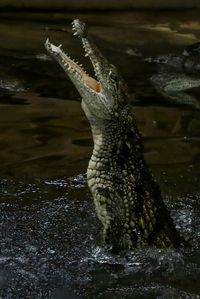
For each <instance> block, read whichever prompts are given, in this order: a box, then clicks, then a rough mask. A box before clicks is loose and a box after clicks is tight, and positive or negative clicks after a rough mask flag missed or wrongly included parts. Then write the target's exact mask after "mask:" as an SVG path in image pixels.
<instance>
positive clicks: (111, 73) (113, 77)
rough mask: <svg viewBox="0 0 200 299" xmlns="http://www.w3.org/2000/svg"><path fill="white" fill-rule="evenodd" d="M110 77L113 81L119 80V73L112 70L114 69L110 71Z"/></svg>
mask: <svg viewBox="0 0 200 299" xmlns="http://www.w3.org/2000/svg"><path fill="white" fill-rule="evenodd" d="M109 77H110V79H111V80H113V81H116V80H117V75H116V74H115V73H114V72H112V71H109Z"/></svg>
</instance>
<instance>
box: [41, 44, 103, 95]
mask: <svg viewBox="0 0 200 299" xmlns="http://www.w3.org/2000/svg"><path fill="white" fill-rule="evenodd" d="M45 47H46V49H47V51H48V52H49V53H50V54H51V55H52V56H54V57H55V59H56V60H57V61H58V62H59V64H60V65H61V66H62V68H63V69H64V70H65V71H66V73H67V74H68V75H69V76H70V77H71V79H72V81H73V78H74V79H75V78H76V79H77V80H81V81H82V82H83V84H84V85H85V86H86V87H87V88H88V87H89V88H90V89H92V90H93V91H95V92H97V93H98V92H101V89H102V88H101V83H100V82H99V81H97V80H96V79H95V78H93V77H91V76H89V75H88V74H87V73H86V72H85V70H84V69H83V68H82V66H81V65H79V64H78V63H77V62H75V61H74V60H72V59H71V58H70V57H69V56H68V55H67V54H65V53H64V52H63V50H62V49H61V45H60V46H55V45H53V44H51V43H50V42H49V39H47V40H46V42H45ZM86 56H89V55H88V53H87V52H86Z"/></svg>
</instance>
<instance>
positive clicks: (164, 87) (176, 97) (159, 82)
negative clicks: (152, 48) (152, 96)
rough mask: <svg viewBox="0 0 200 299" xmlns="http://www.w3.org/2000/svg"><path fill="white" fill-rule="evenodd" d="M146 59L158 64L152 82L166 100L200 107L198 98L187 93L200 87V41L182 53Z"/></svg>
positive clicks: (195, 107) (196, 107)
mask: <svg viewBox="0 0 200 299" xmlns="http://www.w3.org/2000/svg"><path fill="white" fill-rule="evenodd" d="M145 61H146V62H148V63H151V64H155V65H156V66H157V74H155V75H153V76H151V78H150V82H151V83H152V84H153V85H154V86H155V88H156V90H157V91H158V92H159V93H161V94H162V96H163V97H164V98H165V99H166V100H168V101H170V102H172V103H176V104H183V105H187V106H190V107H192V108H194V109H198V110H199V109H200V103H199V101H198V99H197V98H196V97H195V96H193V95H191V94H188V93H187V90H190V89H193V88H196V87H200V42H197V43H195V44H192V45H190V46H187V47H185V48H184V49H183V51H181V52H180V53H172V54H162V55H158V56H157V57H148V58H146V59H145Z"/></svg>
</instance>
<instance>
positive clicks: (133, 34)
mask: <svg viewBox="0 0 200 299" xmlns="http://www.w3.org/2000/svg"><path fill="white" fill-rule="evenodd" d="M76 17H80V18H82V19H83V20H85V21H87V23H89V24H90V28H91V32H92V33H93V34H94V35H95V38H96V42H97V43H98V45H99V47H100V48H101V49H102V51H104V53H105V54H106V55H107V57H108V58H109V60H110V61H112V62H113V63H114V64H115V65H117V66H118V68H119V69H120V71H121V73H122V74H123V76H124V77H125V79H126V80H127V82H128V85H129V89H130V92H131V94H132V95H133V97H132V99H133V100H132V104H133V107H134V110H135V116H136V118H137V120H138V125H139V128H140V131H141V132H142V134H143V137H144V144H145V156H146V159H147V161H148V162H149V163H150V164H151V167H152V170H153V172H154V173H155V176H156V178H157V180H158V181H159V183H160V185H161V188H162V191H163V196H164V199H165V201H166V204H167V205H168V206H169V209H170V210H171V212H172V216H173V218H174V221H175V223H176V225H177V227H178V229H179V230H180V231H181V233H182V234H184V235H185V236H186V237H188V238H189V239H190V240H191V248H188V249H182V250H179V251H176V250H160V249H156V248H146V249H143V250H135V251H133V252H126V253H123V254H121V255H119V256H113V255H111V253H110V252H109V251H106V249H104V248H102V246H101V227H100V224H99V222H98V220H97V218H96V215H95V211H94V206H93V202H92V198H91V195H90V193H89V191H88V188H87V184H86V179H85V172H86V167H87V163H88V159H89V157H90V154H91V150H92V140H91V134H90V128H89V126H88V122H87V120H86V119H85V117H84V115H83V112H82V111H81V108H80V102H79V96H78V94H77V92H76V90H75V89H74V88H73V86H72V84H71V83H70V82H69V80H68V79H67V78H65V75H64V74H63V72H62V70H61V69H60V68H59V66H58V65H57V64H56V63H55V62H54V61H52V60H50V58H49V57H48V56H47V54H46V52H45V50H44V47H43V42H44V41H45V39H46V37H47V36H49V37H50V38H51V41H52V42H54V43H56V44H60V43H63V47H64V48H66V49H68V52H69V53H70V54H71V55H72V56H73V57H76V58H77V59H78V60H79V61H80V62H82V63H84V65H86V68H87V69H88V70H89V71H91V66H90V64H89V63H88V61H87V59H86V58H82V54H83V51H82V49H81V46H80V44H79V42H78V41H77V39H76V38H74V37H73V36H72V35H71V30H70V22H71V20H72V19H73V18H76ZM199 29H200V22H199V14H198V12H181V13H178V12H167V13H164V12H157V13H155V12H148V13H142V12H140V13H139V12H138V13H136V12H135V13H121V14H119V13H116V14H111V13H107V14H104V15H102V14H90V15H86V14H85V15H75V14H46V15H45V14H44V15H40V14H29V15H24V14H19V15H11V14H6V13H4V14H3V13H1V22H0V40H1V46H0V132H1V134H0V165H1V166H0V207H1V216H0V235H1V236H0V240H1V246H0V298H1V299H8V298H9V299H16V298H19V299H21V298H24V299H26V298H31V299H39V298H56V299H62V298H65V299H66V298H70V299H73V298H102V299H104V298H136V299H137V298H139V299H140V298H159V299H161V298H163V299H165V298H166V299H168V298H189V299H191V298H200V286H199V277H200V254H199V247H200V233H199V224H200V220H199V216H200V205H199V199H200V182H199V170H200V165H199V162H200V138H199V137H200V119H199V111H197V110H195V109H193V108H192V107H190V106H185V105H175V104H173V103H170V104H169V103H168V102H166V101H165V99H163V98H162V96H161V95H159V94H158V93H157V92H156V91H155V89H154V87H153V86H151V84H150V82H149V80H148V79H149V78H150V76H151V75H152V74H153V73H154V72H155V70H154V69H153V68H152V67H150V66H149V65H148V64H146V63H145V62H144V59H143V58H144V57H147V56H150V55H157V54H161V53H167V52H173V51H179V50H180V49H182V47H184V46H185V45H188V44H192V43H194V42H197V41H198V39H199V38H200V30H199ZM141 53H142V55H143V56H141ZM199 92H200V91H199V90H198V89H197V90H195V94H196V97H197V99H198V96H199V95H200V93H199Z"/></svg>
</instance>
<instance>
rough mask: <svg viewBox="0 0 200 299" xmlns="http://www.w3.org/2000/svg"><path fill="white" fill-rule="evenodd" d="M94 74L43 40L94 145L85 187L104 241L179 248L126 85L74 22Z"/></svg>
mask: <svg viewBox="0 0 200 299" xmlns="http://www.w3.org/2000/svg"><path fill="white" fill-rule="evenodd" d="M73 30H74V34H75V35H78V36H79V38H81V40H82V43H83V46H84V49H85V53H86V56H89V58H90V60H91V62H92V64H93V66H94V71H95V74H96V78H97V79H94V78H91V77H90V76H89V75H87V74H86V72H85V71H84V70H83V69H82V67H80V66H79V65H78V64H77V63H75V62H74V61H72V60H71V59H70V58H69V56H67V55H66V54H65V53H64V52H63V51H62V49H61V47H56V46H54V45H53V44H51V43H50V42H49V40H47V41H46V43H45V46H46V49H47V50H48V52H49V53H50V54H51V55H52V56H53V57H54V58H55V59H56V60H57V61H58V62H59V64H60V65H61V66H62V68H63V69H64V70H65V72H66V73H67V75H68V76H69V77H70V79H71V80H72V82H73V83H74V85H75V86H76V88H77V90H78V91H79V93H80V95H81V97H82V108H83V110H84V112H85V114H86V116H87V118H88V120H89V122H90V125H91V130H92V135H93V140H94V149H93V154H92V157H91V159H90V162H89V165H88V169H87V181H88V186H89V188H90V190H91V193H92V195H93V198H94V202H95V206H96V211H97V215H98V218H99V219H100V221H101V222H102V224H103V228H104V231H103V236H104V240H105V242H106V243H107V244H108V245H110V246H111V247H112V248H113V250H116V251H118V250H122V249H130V248H133V247H141V246H144V245H148V244H154V245H156V246H159V247H178V246H179V245H180V242H181V238H180V237H179V234H178V232H177V231H176V229H175V227H174V224H173V221H172V219H171V217H170V214H169V212H168V210H167V209H166V207H165V204H164V202H163V200H162V197H161V194H160V189H159V187H158V185H157V184H156V182H155V181H154V179H153V176H152V174H151V172H150V170H149V168H148V166H147V164H146V162H145V160H144V156H143V145H142V141H141V137H140V134H139V132H138V129H137V125H136V121H135V119H134V116H133V113H132V111H131V108H130V105H129V96H128V92H127V86H126V84H125V82H124V81H123V79H122V78H121V76H120V75H119V74H118V72H117V70H116V68H115V67H114V66H113V65H111V64H110V63H109V62H108V61H107V60H106V58H105V57H103V55H102V54H101V53H100V51H99V50H98V49H97V47H96V46H95V45H94V43H93V42H92V40H91V39H90V37H88V34H87V30H86V25H85V24H84V23H82V22H81V21H80V20H74V21H73Z"/></svg>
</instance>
